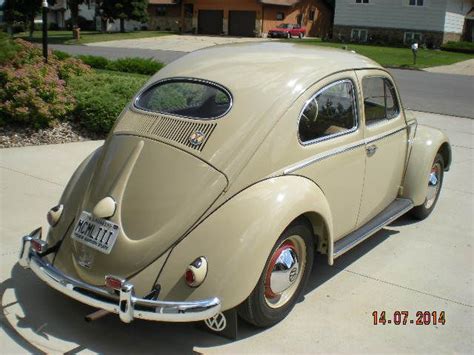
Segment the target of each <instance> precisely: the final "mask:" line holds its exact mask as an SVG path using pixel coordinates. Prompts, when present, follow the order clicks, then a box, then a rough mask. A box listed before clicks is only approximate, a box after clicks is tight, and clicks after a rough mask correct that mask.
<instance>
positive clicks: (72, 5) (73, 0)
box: [67, 0, 90, 28]
mask: <svg viewBox="0 0 474 355" xmlns="http://www.w3.org/2000/svg"><path fill="white" fill-rule="evenodd" d="M89 2H90V0H67V5H68V7H69V9H71V25H72V28H75V27H77V25H78V19H79V5H81V4H83V3H89Z"/></svg>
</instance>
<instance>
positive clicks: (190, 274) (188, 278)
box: [184, 269, 196, 286]
mask: <svg viewBox="0 0 474 355" xmlns="http://www.w3.org/2000/svg"><path fill="white" fill-rule="evenodd" d="M184 278H185V279H186V283H187V284H188V285H189V286H192V285H193V284H194V281H196V277H195V276H194V272H193V271H192V270H190V269H188V270H186V273H185V275H184Z"/></svg>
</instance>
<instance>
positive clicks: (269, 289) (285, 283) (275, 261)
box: [264, 236, 306, 308]
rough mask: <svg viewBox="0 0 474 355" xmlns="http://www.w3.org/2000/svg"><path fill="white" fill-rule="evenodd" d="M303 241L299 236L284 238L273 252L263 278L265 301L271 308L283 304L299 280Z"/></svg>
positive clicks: (303, 248) (301, 270)
mask: <svg viewBox="0 0 474 355" xmlns="http://www.w3.org/2000/svg"><path fill="white" fill-rule="evenodd" d="M305 253H306V250H305V245H304V241H303V240H302V239H301V237H300V236H292V237H290V238H288V239H286V240H285V241H284V242H283V243H281V244H280V246H279V247H278V248H277V250H276V251H275V252H274V253H273V255H272V257H271V259H270V263H269V264H268V267H267V272H266V278H265V295H264V296H265V301H266V303H267V305H268V306H270V307H271V308H278V307H281V306H282V305H284V304H285V303H286V302H287V301H288V300H289V299H290V298H291V297H292V296H293V294H294V293H295V291H296V289H297V288H298V285H299V283H300V281H301V277H302V274H303V271H304V266H305V265H304V262H305V260H306V254H305Z"/></svg>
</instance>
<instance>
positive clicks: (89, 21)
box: [48, 0, 146, 32]
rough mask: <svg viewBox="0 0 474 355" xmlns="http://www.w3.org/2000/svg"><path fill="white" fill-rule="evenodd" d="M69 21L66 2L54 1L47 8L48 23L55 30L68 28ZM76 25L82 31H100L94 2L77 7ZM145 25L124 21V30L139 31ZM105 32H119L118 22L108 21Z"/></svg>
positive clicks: (98, 12) (63, 0) (92, 0)
mask: <svg viewBox="0 0 474 355" xmlns="http://www.w3.org/2000/svg"><path fill="white" fill-rule="evenodd" d="M70 19H71V10H70V9H69V6H68V3H67V0H56V2H55V3H54V5H50V6H49V10H48V23H50V24H53V26H57V28H61V29H63V28H68V27H69V24H68V22H69V20H70ZM78 22H79V23H78V25H79V27H80V28H81V29H82V30H100V29H101V28H102V27H101V26H102V25H101V19H100V10H99V9H98V8H97V2H96V0H89V1H86V2H84V3H81V4H80V5H79V21H78ZM143 26H146V24H143V23H140V22H138V21H133V20H127V21H125V30H126V31H133V30H139V29H141V28H142V27H143ZM105 30H106V31H109V32H117V31H120V23H119V21H118V20H116V21H111V20H109V21H108V22H107V24H106V27H105Z"/></svg>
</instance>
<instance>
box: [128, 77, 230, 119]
mask: <svg viewBox="0 0 474 355" xmlns="http://www.w3.org/2000/svg"><path fill="white" fill-rule="evenodd" d="M231 105H232V99H231V97H230V94H229V92H228V91H227V90H225V89H224V88H222V87H220V86H218V85H217V84H212V83H210V82H204V81H197V80H192V79H171V80H165V81H162V82H159V83H158V84H156V85H153V86H151V87H149V88H148V89H146V90H145V91H144V92H143V93H142V94H140V96H139V97H138V98H137V99H136V100H135V106H136V107H138V108H139V109H142V110H146V111H152V112H157V113H165V114H172V115H177V116H184V117H190V118H195V119H200V120H208V119H213V118H217V117H221V116H223V115H225V114H226V113H227V112H228V111H229V110H230V108H231Z"/></svg>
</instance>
